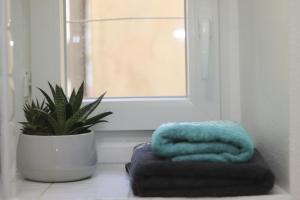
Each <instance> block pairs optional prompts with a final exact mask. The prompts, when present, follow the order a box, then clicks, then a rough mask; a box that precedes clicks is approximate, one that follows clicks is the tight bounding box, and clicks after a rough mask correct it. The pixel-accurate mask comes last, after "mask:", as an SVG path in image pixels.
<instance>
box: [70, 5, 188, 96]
mask: <svg viewBox="0 0 300 200" xmlns="http://www.w3.org/2000/svg"><path fill="white" fill-rule="evenodd" d="M79 2H80V1H79V0H76V1H74V2H73V1H70V2H68V3H67V10H68V7H69V9H72V8H74V9H73V10H72V11H71V10H69V11H68V12H67V15H69V17H67V19H71V20H69V21H68V20H67V24H66V27H67V79H68V89H69V90H70V89H71V88H73V87H78V85H79V84H80V82H81V81H82V80H85V82H86V91H87V92H86V94H85V96H86V97H96V96H98V95H99V94H101V93H102V92H103V91H107V92H108V93H107V96H108V97H143V96H145V97H157V96H185V95H186V67H185V26H184V1H183V0H178V1H176V0H169V1H165V0H164V1H161V0H150V1H149V0H147V1H146V0H126V1H125V0H106V1H105V0H101V1H99V0H89V1H86V2H88V3H86V4H85V5H84V3H83V4H82V2H85V1H82V2H80V3H79ZM124 2H127V4H126V3H124ZM141 2H143V3H141ZM75 3H77V4H78V5H79V4H80V5H81V7H84V8H82V9H85V10H86V13H84V12H82V10H80V9H79V8H80V6H74V5H73V6H72V5H70V4H75ZM147 3H148V4H147ZM170 5H172V6H170ZM147 8H148V9H147ZM179 8H180V9H179ZM76 9H77V11H76V12H77V14H74V11H75V10H76ZM141 11H145V12H141ZM68 13H69V14H68ZM80 15H81V16H80ZM70 16H72V17H70ZM73 16H74V17H73ZM75 16H76V17H75ZM73 18H74V19H76V20H73ZM80 19H83V20H80ZM69 92H70V91H69Z"/></svg>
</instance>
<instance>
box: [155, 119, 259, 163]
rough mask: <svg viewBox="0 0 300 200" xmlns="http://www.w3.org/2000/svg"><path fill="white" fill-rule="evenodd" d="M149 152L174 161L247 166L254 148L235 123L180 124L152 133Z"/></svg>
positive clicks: (173, 124) (249, 139) (245, 134)
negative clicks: (245, 163)
mask: <svg viewBox="0 0 300 200" xmlns="http://www.w3.org/2000/svg"><path fill="white" fill-rule="evenodd" d="M152 151H153V152H154V154H156V155H157V156H161V157H167V158H171V159H172V160H173V161H187V160H198V161H208V162H246V161H248V160H249V159H250V158H251V157H252V155H253V152H254V145H253V142H252V140H251V138H250V137H249V135H248V133H247V132H246V130H245V129H244V128H243V127H242V126H241V125H240V124H239V123H237V122H232V121H208V122H182V123H167V124H163V125H161V126H160V127H159V128H158V129H157V130H155V131H154V133H153V135H152Z"/></svg>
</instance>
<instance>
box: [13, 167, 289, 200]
mask: <svg viewBox="0 0 300 200" xmlns="http://www.w3.org/2000/svg"><path fill="white" fill-rule="evenodd" d="M17 194H18V195H17V197H18V199H19V200H23V199H42V200H50V199H95V200H97V199H143V198H139V197H135V196H134V195H133V194H132V192H131V189H130V185H129V179H128V176H127V174H126V172H125V169H124V164H99V165H98V170H97V172H96V173H95V175H94V176H93V177H92V178H90V179H86V180H83V181H78V182H69V183H37V182H31V181H26V180H23V179H21V178H19V179H18V180H17ZM147 199H165V198H147ZM172 199H178V200H179V199H181V200H182V199H184V198H172ZM193 199H197V198H193ZM199 199H201V200H203V199H204V200H205V199H209V200H214V199H220V198H199ZM221 199H222V200H223V199H224V200H229V199H230V200H233V199H234V200H235V199H236V200H290V199H292V198H291V196H290V195H289V194H288V193H286V192H285V191H284V190H282V189H281V188H279V187H278V186H275V187H274V189H273V191H272V192H271V193H270V194H269V195H262V196H248V197H234V198H233V197H227V198H221Z"/></svg>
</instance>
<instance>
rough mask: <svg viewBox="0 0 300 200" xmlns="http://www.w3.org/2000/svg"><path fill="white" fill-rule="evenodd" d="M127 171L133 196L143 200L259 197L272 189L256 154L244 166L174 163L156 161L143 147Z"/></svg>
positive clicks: (268, 174) (269, 174) (271, 181)
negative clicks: (152, 199)
mask: <svg viewBox="0 0 300 200" xmlns="http://www.w3.org/2000/svg"><path fill="white" fill-rule="evenodd" d="M126 170H127V172H128V174H129V176H130V182H131V186H132V190H133V193H134V194H135V195H137V196H144V197H203V196H216V197H217V196H242V195H260V194H266V193H268V192H269V191H270V190H271V189H272V187H273V185H274V175H273V173H272V172H271V170H270V169H269V168H268V167H267V165H266V163H265V162H264V160H263V158H262V157H261V155H260V153H259V152H258V151H255V153H254V156H253V158H252V159H251V160H250V161H248V162H246V163H238V164H237V163H235V164H233V163H212V162H200V161H178V162H174V161H171V160H168V159H164V158H159V157H156V156H155V155H154V154H153V153H152V151H151V146H150V145H149V144H146V145H142V146H139V147H138V148H136V149H135V150H134V153H133V155H132V159H131V162H130V163H127V164H126Z"/></svg>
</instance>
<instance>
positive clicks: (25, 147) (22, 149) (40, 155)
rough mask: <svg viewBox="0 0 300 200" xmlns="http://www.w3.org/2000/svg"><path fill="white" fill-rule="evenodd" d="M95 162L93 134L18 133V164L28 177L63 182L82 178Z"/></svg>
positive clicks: (90, 174)
mask: <svg viewBox="0 0 300 200" xmlns="http://www.w3.org/2000/svg"><path fill="white" fill-rule="evenodd" d="M96 164H97V151H96V145H95V134H94V133H93V132H90V133H85V134H79V135H64V136H37V135H25V134H21V135H20V137H19V143H18V148H17V166H18V169H19V171H20V172H21V174H22V175H23V176H24V177H25V178H27V179H30V180H34V181H42V182H66V181H76V180H80V179H85V178H88V177H90V176H92V174H93V173H94V171H95V169H96Z"/></svg>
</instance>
